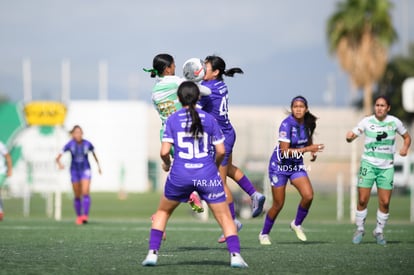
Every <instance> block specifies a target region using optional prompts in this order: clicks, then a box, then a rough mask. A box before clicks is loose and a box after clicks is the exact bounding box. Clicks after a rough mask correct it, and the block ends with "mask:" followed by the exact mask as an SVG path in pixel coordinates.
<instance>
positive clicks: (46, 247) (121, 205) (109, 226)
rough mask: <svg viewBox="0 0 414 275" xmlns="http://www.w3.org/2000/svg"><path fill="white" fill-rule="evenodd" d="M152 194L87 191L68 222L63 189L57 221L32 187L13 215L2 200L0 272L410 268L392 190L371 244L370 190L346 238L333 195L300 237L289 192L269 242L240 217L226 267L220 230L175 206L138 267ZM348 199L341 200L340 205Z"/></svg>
mask: <svg viewBox="0 0 414 275" xmlns="http://www.w3.org/2000/svg"><path fill="white" fill-rule="evenodd" d="M159 196H160V194H157V193H149V194H130V195H129V196H128V198H127V199H126V200H119V199H118V198H117V194H112V193H110V194H109V193H96V194H92V200H93V201H92V210H91V214H90V219H91V221H90V223H89V224H88V225H84V226H76V225H75V224H74V220H75V219H74V214H73V210H72V207H71V195H70V194H69V195H66V194H65V195H64V197H63V206H64V208H63V220H62V221H60V222H56V221H54V220H53V219H51V218H47V217H46V214H45V202H44V200H43V199H42V198H41V197H40V196H38V195H37V196H34V197H33V198H32V202H31V216H30V217H26V218H25V217H23V216H22V201H21V200H20V199H5V200H4V204H5V208H6V212H5V214H6V216H5V219H4V221H3V222H1V223H0V274H412V272H413V270H414V224H411V223H409V222H408V218H409V198H408V196H401V197H399V196H395V197H393V199H392V204H391V217H390V221H389V224H388V225H387V227H386V231H385V236H386V238H387V240H388V244H387V245H386V246H385V247H383V246H379V245H377V244H375V242H374V239H373V237H372V235H371V231H372V230H373V228H374V226H375V207H376V197H373V198H372V200H371V203H370V209H369V214H368V215H369V216H368V221H367V232H366V235H365V237H364V240H363V243H362V244H360V245H353V244H352V243H351V237H352V234H353V230H354V226H353V225H352V224H350V223H349V221H348V220H349V218H348V217H349V213H348V214H347V213H345V214H346V215H348V216H346V215H345V217H346V219H345V221H343V222H337V221H336V220H335V215H336V209H335V206H336V204H335V197H334V196H332V195H327V194H325V195H323V194H319V195H317V196H316V197H315V200H314V204H313V206H312V210H311V212H310V215H309V216H308V218H307V220H306V222H305V224H304V228H305V231H306V233H307V236H308V242H306V243H301V242H300V241H299V240H297V239H296V237H295V235H294V233H293V232H291V231H290V230H289V229H288V225H289V222H290V220H291V219H292V218H293V216H294V212H295V209H296V205H297V201H298V196H297V194H296V193H292V194H289V196H288V198H287V201H286V204H285V209H284V210H283V211H282V213H281V215H280V217H279V221H278V223H277V224H276V225H275V227H274V229H273V231H272V233H271V238H272V241H273V244H272V245H271V246H260V244H259V243H258V240H257V235H258V233H259V231H260V229H261V226H262V221H263V218H262V217H259V218H256V219H250V220H242V221H243V224H244V227H243V229H242V231H241V232H240V240H241V247H242V255H243V257H244V258H245V260H246V261H247V263H248V264H249V268H248V269H246V270H236V269H232V268H230V266H229V256H228V253H227V250H226V246H225V244H218V243H217V242H216V241H217V238H218V236H219V235H220V230H219V228H218V226H217V225H216V223H215V222H214V221H213V220H212V219H210V221H208V222H202V221H199V220H197V219H195V218H194V217H192V214H191V213H190V210H189V207H188V206H187V205H181V206H180V207H179V208H178V209H177V211H176V213H174V215H173V217H172V218H171V220H170V222H169V224H168V227H167V240H166V241H165V242H163V244H162V246H161V250H160V256H159V259H158V265H157V266H155V267H142V266H141V261H142V260H143V259H144V258H145V256H146V253H147V247H148V235H149V234H148V233H149V228H150V215H151V213H153V212H154V211H155V209H156V207H157V204H158V198H159ZM346 208H347V207H346Z"/></svg>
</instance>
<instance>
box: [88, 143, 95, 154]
mask: <svg viewBox="0 0 414 275" xmlns="http://www.w3.org/2000/svg"><path fill="white" fill-rule="evenodd" d="M88 150H89V151H91V152H93V151H94V150H95V147H94V146H93V144H92V143H91V142H89V141H88Z"/></svg>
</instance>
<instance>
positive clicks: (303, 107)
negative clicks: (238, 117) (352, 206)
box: [259, 96, 324, 245]
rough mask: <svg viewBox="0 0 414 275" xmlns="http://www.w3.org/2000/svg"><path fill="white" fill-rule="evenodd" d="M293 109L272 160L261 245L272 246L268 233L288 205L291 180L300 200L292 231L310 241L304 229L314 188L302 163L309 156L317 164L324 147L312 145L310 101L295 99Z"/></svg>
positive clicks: (313, 119)
mask: <svg viewBox="0 0 414 275" xmlns="http://www.w3.org/2000/svg"><path fill="white" fill-rule="evenodd" d="M290 109H291V114H290V115H289V116H288V117H287V118H285V119H284V120H283V121H282V123H281V125H280V127H279V139H278V141H279V142H278V144H277V145H276V148H275V150H274V151H273V154H272V156H271V158H270V163H269V179H270V183H271V185H272V195H273V204H272V207H271V208H270V209H269V211H268V212H267V215H266V218H265V221H264V225H263V228H262V231H261V232H260V234H259V241H260V244H262V245H270V244H271V241H270V237H269V233H270V231H271V230H272V227H273V225H274V223H275V220H276V218H277V216H278V215H279V213H280V211H281V210H282V208H283V204H284V203H285V195H286V184H287V181H288V180H290V183H291V184H292V185H293V186H295V188H296V189H297V190H298V191H299V194H300V196H301V200H300V203H299V206H298V210H297V212H296V218H295V219H294V220H293V221H292V222H291V223H290V228H291V229H292V230H293V231H294V232H295V233H296V236H297V237H298V239H299V240H301V241H303V242H305V241H306V240H307V239H306V235H305V233H304V232H303V230H302V227H301V225H302V223H303V221H304V219H305V218H306V216H307V215H308V212H309V208H310V206H311V204H312V200H313V188H312V185H311V182H310V180H309V177H308V174H307V172H306V166H305V165H304V163H303V155H304V154H305V153H306V152H310V153H311V155H312V159H311V161H315V159H316V153H317V152H322V150H323V148H324V145H323V144H313V141H312V136H313V132H314V131H315V127H316V117H315V116H314V115H313V114H312V113H311V112H309V110H308V102H307V100H306V99H305V98H304V97H303V96H296V97H294V98H293V99H292V101H291V104H290Z"/></svg>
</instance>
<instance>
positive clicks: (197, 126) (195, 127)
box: [187, 105, 204, 139]
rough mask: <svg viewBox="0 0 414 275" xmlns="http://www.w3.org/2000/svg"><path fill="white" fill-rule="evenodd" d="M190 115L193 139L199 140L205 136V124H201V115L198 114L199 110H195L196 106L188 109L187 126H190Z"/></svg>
mask: <svg viewBox="0 0 414 275" xmlns="http://www.w3.org/2000/svg"><path fill="white" fill-rule="evenodd" d="M188 114H189V115H190V117H191V126H190V133H191V136H192V137H193V138H196V139H198V138H199V137H200V136H202V135H203V133H204V129H203V124H201V119H200V115H199V114H198V112H197V110H196V109H195V105H190V106H188V109H187V125H188V119H189V117H188Z"/></svg>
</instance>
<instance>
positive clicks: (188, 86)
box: [177, 81, 204, 138]
mask: <svg viewBox="0 0 414 275" xmlns="http://www.w3.org/2000/svg"><path fill="white" fill-rule="evenodd" d="M177 95H178V99H179V100H180V102H181V104H182V105H183V107H188V109H187V110H186V113H187V130H188V122H189V121H190V117H191V126H190V131H189V132H190V133H191V135H192V136H193V137H194V138H199V135H200V134H203V133H204V130H203V124H201V119H200V116H199V115H198V112H197V110H196V109H195V108H196V104H197V101H198V99H199V97H200V89H199V88H198V86H197V84H195V83H194V82H192V81H184V82H183V83H181V84H180V86H179V87H178V90H177Z"/></svg>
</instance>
